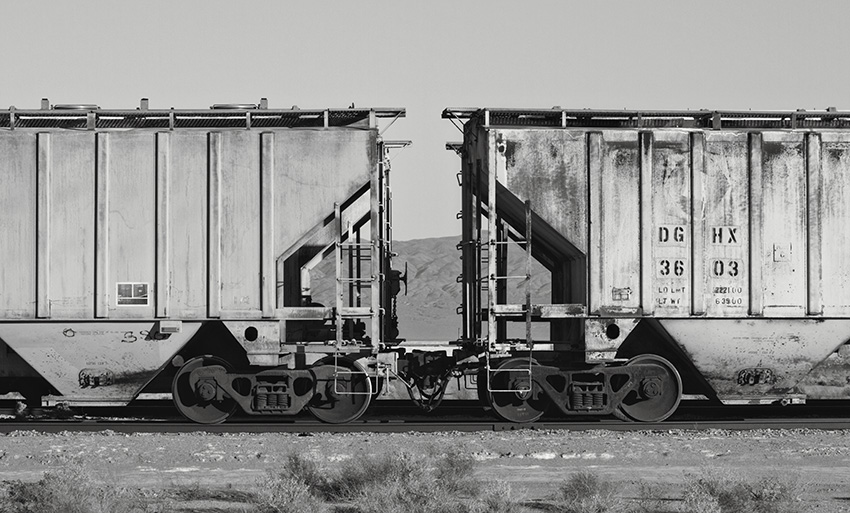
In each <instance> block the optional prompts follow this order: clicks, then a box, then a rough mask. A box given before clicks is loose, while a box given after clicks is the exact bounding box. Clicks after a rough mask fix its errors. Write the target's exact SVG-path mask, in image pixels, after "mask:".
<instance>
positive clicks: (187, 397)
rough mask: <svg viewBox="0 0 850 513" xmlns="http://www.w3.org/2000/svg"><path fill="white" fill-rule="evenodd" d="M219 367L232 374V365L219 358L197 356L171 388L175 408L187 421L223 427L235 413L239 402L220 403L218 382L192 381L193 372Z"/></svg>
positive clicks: (176, 377) (182, 370)
mask: <svg viewBox="0 0 850 513" xmlns="http://www.w3.org/2000/svg"><path fill="white" fill-rule="evenodd" d="M213 365H219V366H221V367H224V369H225V370H227V371H230V370H231V368H230V364H228V363H227V362H226V361H225V360H222V359H221V358H218V357H216V356H198V357H196V358H192V359H191V360H189V361H188V362H186V363H184V364H183V366H182V367H180V370H178V371H177V375H176V376H174V381H173V382H172V384H171V395H172V398H173V400H174V405H175V406H176V407H177V409H178V410H179V411H180V413H182V414H183V416H184V417H186V418H187V419H189V420H191V421H194V422H197V423H199V424H220V423H222V422H224V421H225V420H227V419H228V418H229V417H230V416H231V415H233V413H234V412H236V408H237V406H238V405H237V404H236V401H234V400H233V399H231V398H230V397H226V398H224V399H222V400H217V399H216V396H217V395H218V391H217V389H216V384H215V381H209V380H203V379H202V380H197V381H195V382H193V381H192V379H191V374H192V371H193V370H195V369H198V368H201V367H210V366H213Z"/></svg>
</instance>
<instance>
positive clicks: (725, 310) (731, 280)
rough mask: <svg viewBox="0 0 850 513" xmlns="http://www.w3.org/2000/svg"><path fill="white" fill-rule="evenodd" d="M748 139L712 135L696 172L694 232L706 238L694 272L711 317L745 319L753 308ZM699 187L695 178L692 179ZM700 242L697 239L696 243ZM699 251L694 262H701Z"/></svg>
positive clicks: (709, 135) (704, 305)
mask: <svg viewBox="0 0 850 513" xmlns="http://www.w3.org/2000/svg"><path fill="white" fill-rule="evenodd" d="M748 158H749V138H748V137H747V134H741V133H733V132H709V133H707V134H706V135H705V164H704V167H703V169H701V170H694V173H695V176H696V175H698V176H699V177H700V179H699V180H698V181H699V183H700V188H699V189H698V190H697V189H695V190H694V196H695V197H694V203H695V208H694V216H695V219H694V226H698V227H699V228H700V231H701V232H702V237H701V239H700V241H701V243H702V247H703V249H704V251H703V253H702V262H703V264H702V265H701V266H699V267H695V268H694V273H695V276H694V278H695V279H696V280H700V281H701V284H702V289H703V291H704V296H703V305H701V306H703V308H701V309H700V310H698V311H697V312H698V313H701V312H703V311H704V312H705V314H706V315H708V316H721V317H725V316H742V315H747V314H748V309H749V307H750V293H749V290H750V288H749V286H750V272H749V268H750V263H749V260H750V259H749V242H750V230H749V219H750V217H749V212H750V211H749V197H750V196H749V191H750V187H749V161H748ZM694 182H695V187H696V182H697V180H696V178H695V179H694ZM695 241H696V239H695ZM697 256H698V255H697V254H696V251H695V253H694V258H695V259H696V258H697Z"/></svg>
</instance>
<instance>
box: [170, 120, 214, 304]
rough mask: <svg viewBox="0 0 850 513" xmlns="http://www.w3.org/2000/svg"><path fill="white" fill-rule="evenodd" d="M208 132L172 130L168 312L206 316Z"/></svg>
mask: <svg viewBox="0 0 850 513" xmlns="http://www.w3.org/2000/svg"><path fill="white" fill-rule="evenodd" d="M207 137H208V136H207V134H206V133H205V132H173V133H172V134H171V135H170V138H171V167H170V169H169V195H170V201H169V210H170V212H169V213H170V216H171V219H170V231H171V244H170V247H171V273H170V275H171V290H170V298H169V302H170V305H171V315H172V316H173V317H176V318H183V319H194V318H202V317H206V315H207Z"/></svg>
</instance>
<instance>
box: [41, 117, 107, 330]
mask: <svg viewBox="0 0 850 513" xmlns="http://www.w3.org/2000/svg"><path fill="white" fill-rule="evenodd" d="M95 157H96V152H95V134H94V132H56V133H52V134H51V135H50V153H49V155H48V156H47V159H48V160H49V166H50V190H49V193H48V198H47V199H48V202H49V204H50V217H49V219H48V229H49V234H50V235H49V240H47V241H45V243H46V244H49V249H48V251H47V260H48V262H49V264H48V266H49V273H50V276H49V286H48V290H47V301H48V305H47V306H48V312H49V315H50V317H52V318H60V319H61V318H75V319H85V318H91V317H92V316H93V315H94V284H95V276H94V273H95V225H94V222H93V220H94V219H95V205H96V203H97V201H96V197H95V190H96V189H95Z"/></svg>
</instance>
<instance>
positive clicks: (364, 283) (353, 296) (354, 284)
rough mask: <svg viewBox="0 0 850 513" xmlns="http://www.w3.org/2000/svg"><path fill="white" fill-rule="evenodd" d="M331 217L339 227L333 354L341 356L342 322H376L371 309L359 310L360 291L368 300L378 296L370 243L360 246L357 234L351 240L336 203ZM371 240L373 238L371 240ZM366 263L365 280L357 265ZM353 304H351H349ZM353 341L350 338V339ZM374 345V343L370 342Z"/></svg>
mask: <svg viewBox="0 0 850 513" xmlns="http://www.w3.org/2000/svg"><path fill="white" fill-rule="evenodd" d="M334 215H335V216H336V219H337V222H338V223H339V230H338V231H337V234H338V235H337V241H336V244H335V256H336V308H335V322H336V340H335V344H336V345H335V349H336V352H341V351H342V348H343V347H344V346H345V345H346V344H347V339H346V337H345V333H344V328H345V321H347V320H351V321H356V320H366V319H369V320H371V321H372V322H373V323H376V322H379V320H380V319H379V312H378V311H376V310H375V309H374V308H372V306H371V305H370V306H361V301H360V294H361V291H362V289H363V288H364V287H368V288H369V289H370V290H371V294H372V297H375V295H380V287H379V285H380V284H379V282H378V273H377V272H376V271H375V265H374V261H375V259H374V257H375V255H374V253H375V243H374V240H370V241H369V242H361V241H360V234H359V231H358V233H357V235H356V237H355V232H354V229H353V227H352V225H351V222H350V221H349V222H348V223H347V226H343V224H342V223H343V221H342V216H341V215H340V207H339V204H338V203H335V204H334ZM373 239H374V238H373ZM346 261H347V262H348V273H347V274H346V272H345V263H346ZM364 261H368V262H370V266H369V267H370V269H369V273H368V276H363V275H361V265H360V264H361V263H362V262H364ZM346 291H348V294H349V300H348V301H347V302H346V300H345V293H346ZM352 303H353V304H352ZM350 338H353V337H350ZM372 343H373V344H377V343H378V341H377V340H373V341H372Z"/></svg>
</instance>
